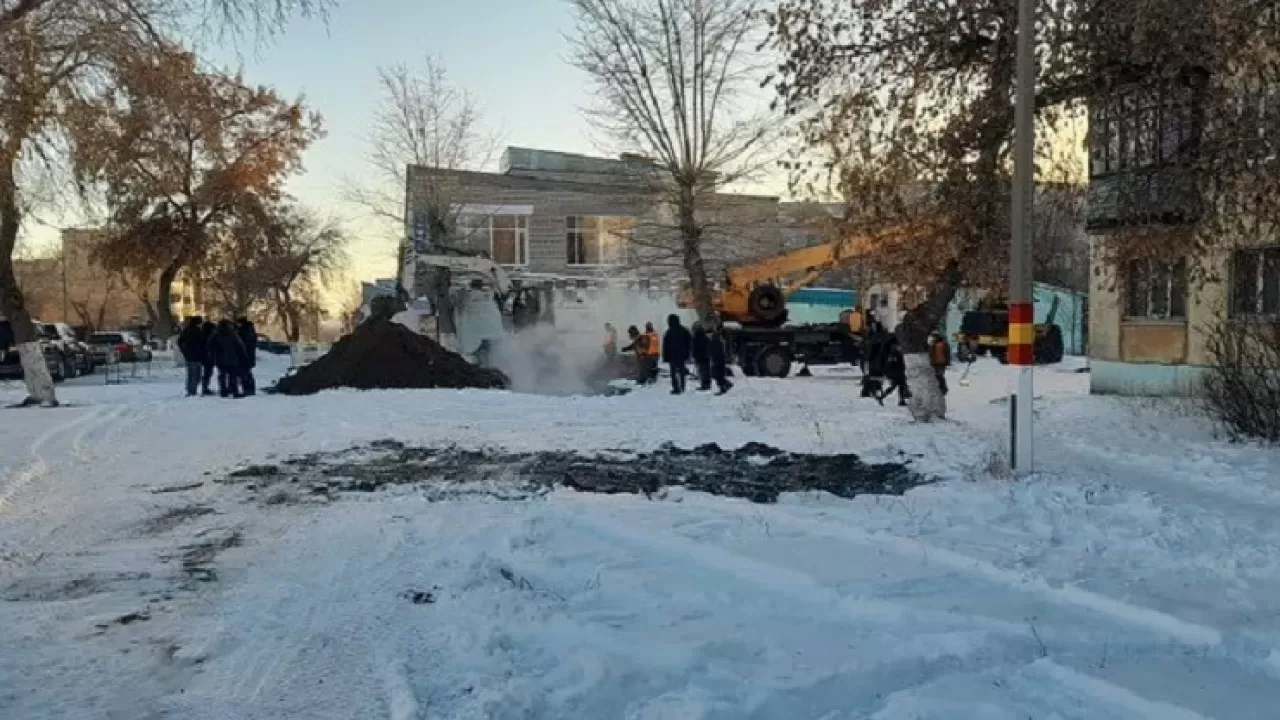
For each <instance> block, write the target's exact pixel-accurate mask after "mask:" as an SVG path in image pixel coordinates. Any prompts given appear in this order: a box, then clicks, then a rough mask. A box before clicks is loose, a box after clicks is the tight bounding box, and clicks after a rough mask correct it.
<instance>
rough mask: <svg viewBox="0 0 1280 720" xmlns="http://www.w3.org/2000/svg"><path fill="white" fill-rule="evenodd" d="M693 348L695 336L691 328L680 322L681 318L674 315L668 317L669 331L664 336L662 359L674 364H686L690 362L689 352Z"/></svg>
mask: <svg viewBox="0 0 1280 720" xmlns="http://www.w3.org/2000/svg"><path fill="white" fill-rule="evenodd" d="M692 348H693V336H692V335H690V334H689V328H687V327H685V326H683V325H681V324H680V318H678V317H676V316H675V315H672V316H670V317H668V318H667V332H666V333H665V334H664V335H663V336H662V360H663V362H667V363H670V364H672V365H684V364H685V363H687V362H689V353H690V351H691V350H692Z"/></svg>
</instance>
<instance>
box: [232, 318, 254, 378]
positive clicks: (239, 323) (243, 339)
mask: <svg viewBox="0 0 1280 720" xmlns="http://www.w3.org/2000/svg"><path fill="white" fill-rule="evenodd" d="M236 335H237V336H238V337H239V338H240V343H241V344H242V345H244V352H245V364H244V365H243V366H242V367H241V368H240V390H241V392H243V393H244V394H245V395H255V394H257V392H258V383H257V381H256V380H255V379H254V377H253V369H254V368H255V367H257V365H258V329H257V328H256V327H254V326H253V322H252V321H250V320H249V318H246V317H241V318H236Z"/></svg>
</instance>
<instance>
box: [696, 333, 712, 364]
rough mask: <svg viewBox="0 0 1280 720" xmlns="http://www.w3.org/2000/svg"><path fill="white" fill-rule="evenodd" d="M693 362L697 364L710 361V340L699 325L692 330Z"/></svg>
mask: <svg viewBox="0 0 1280 720" xmlns="http://www.w3.org/2000/svg"><path fill="white" fill-rule="evenodd" d="M692 350H693V361H694V362H695V363H698V364H702V363H704V362H710V361H711V338H710V336H708V335H707V331H706V330H705V329H703V327H702V326H701V325H697V326H695V327H694V328H693V347H692Z"/></svg>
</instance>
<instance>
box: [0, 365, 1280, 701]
mask: <svg viewBox="0 0 1280 720" xmlns="http://www.w3.org/2000/svg"><path fill="white" fill-rule="evenodd" d="M1073 367H1074V366H1073V365H1069V364H1068V365H1064V366H1062V367H1060V368H1054V369H1048V370H1046V371H1045V372H1043V373H1041V374H1040V376H1039V378H1040V385H1039V389H1038V392H1039V393H1040V395H1041V396H1042V398H1041V400H1040V402H1039V405H1038V415H1039V421H1040V424H1039V431H1040V432H1039V440H1040V454H1039V457H1038V461H1039V464H1040V467H1041V470H1042V472H1041V474H1040V475H1039V476H1038V477H1037V478H1035V479H1033V480H1029V481H1024V482H1018V483H1013V482H1009V481H1007V480H1004V479H1001V478H999V477H992V476H991V474H990V473H989V470H990V469H991V468H992V467H993V466H995V467H996V469H997V470H998V465H999V463H998V462H997V460H998V458H997V457H996V448H998V447H999V445H1000V437H1001V433H1002V431H1003V429H1004V428H1005V427H1006V422H1007V419H1006V416H1005V414H1004V413H1005V412H1006V410H1005V406H1004V405H1002V404H1000V403H999V401H998V398H999V397H1000V396H1001V395H1002V394H1003V393H1002V391H1003V390H1004V388H1005V376H1004V373H1003V372H1002V369H1001V368H999V367H998V366H996V365H980V366H978V368H977V369H976V370H975V373H974V382H973V385H972V387H970V388H964V389H961V388H956V389H955V391H954V392H953V395H952V400H953V408H954V411H953V416H954V418H955V419H954V420H952V421H949V422H947V423H945V424H940V425H935V426H917V425H913V424H911V423H910V422H909V421H908V420H907V419H906V418H905V417H903V416H902V415H900V414H899V412H898V411H897V409H896V408H884V409H882V408H879V407H877V406H876V405H874V404H873V403H870V402H868V401H860V400H858V399H857V381H856V377H854V376H853V375H850V374H847V373H828V374H825V375H820V376H819V377H814V378H809V379H789V380H783V381H772V380H763V379H756V380H744V383H743V385H741V386H740V387H739V388H737V389H735V391H734V393H733V394H731V395H729V396H727V397H725V398H711V397H707V396H690V397H681V398H672V397H671V396H669V395H667V394H666V393H665V392H663V391H652V392H644V393H640V394H637V395H632V396H627V397H622V398H546V397H535V396H526V395H513V394H507V393H484V392H456V391H438V392H391V393H349V392H339V393H327V394H323V395H320V396H316V397H311V398H269V397H258V398H254V399H250V400H245V401H241V402H229V401H228V402H223V401H218V400H213V399H208V400H204V399H197V400H192V401H188V400H185V399H183V398H180V397H178V395H179V394H180V386H179V384H178V378H177V375H176V374H175V373H173V372H171V371H169V372H161V373H159V374H158V376H157V377H155V378H152V379H151V380H149V381H146V382H141V381H140V382H136V383H133V384H130V385H126V386H121V387H99V386H76V387H67V388H65V389H64V391H63V396H64V399H65V400H67V401H69V402H70V403H71V404H72V405H73V406H72V407H67V408H62V409H58V410H38V411H37V410H30V411H5V412H3V413H0V648H3V652H0V717H3V718H10V717H13V718H22V719H24V720H26V719H31V720H40V719H43V718H129V719H134V718H155V719H159V718H175V719H176V718H183V719H185V718H193V719H197V720H200V719H204V718H208V719H210V720H212V719H213V718H263V719H266V718H390V719H392V720H403V719H408V718H593V719H594V718H637V719H639V718H726V719H728V718H785V719H788V720H790V719H801V718H884V719H896V718H937V719H939V720H942V719H946V720H954V719H955V718H993V719H994V718H1000V719H1003V718H1009V719H1010V720H1014V719H1017V720H1025V719H1026V718H1029V717H1030V718H1037V719H1040V718H1081V719H1084V718H1088V719H1089V720H1097V719H1099V718H1171V719H1175V720H1176V719H1180V718H1220V719H1224V720H1225V719H1228V718H1231V719H1234V718H1274V717H1275V716H1276V711H1275V708H1276V707H1280V568H1278V567H1277V562H1278V556H1277V548H1278V547H1280V526H1277V523H1275V522H1274V518H1275V516H1276V513H1277V512H1280V484H1277V483H1278V481H1277V480H1276V478H1277V477H1278V476H1280V454H1278V453H1277V452H1276V451H1273V450H1264V449H1258V448H1251V447H1237V446H1230V445H1227V444H1224V443H1220V442H1217V441H1215V440H1213V438H1212V434H1211V432H1210V430H1209V428H1207V427H1206V426H1205V424H1204V423H1203V422H1202V421H1201V420H1198V419H1197V418H1195V417H1193V416H1191V415H1190V414H1189V413H1187V412H1185V409H1184V408H1182V407H1181V406H1178V405H1174V404H1170V403H1163V402H1155V401H1140V402H1135V401H1125V400H1119V399H1113V398H1094V397H1089V396H1087V395H1086V394H1085V393H1084V391H1085V388H1086V387H1087V378H1088V376H1087V375H1082V374H1077V373H1074V372H1070V370H1072V369H1073ZM953 387H954V383H953ZM16 392H17V389H16V388H14V387H13V386H4V385H0V402H9V401H12V400H13V399H16V398H15V397H13V395H14V394H15V393H16ZM385 438H391V439H397V440H401V441H404V442H408V443H418V444H430V445H444V444H456V445H459V446H462V447H504V448H507V449H511V450H538V449H543V448H548V447H555V448H574V449H580V450H593V449H607V448H634V449H649V448H654V447H657V446H658V445H660V444H662V443H663V442H668V441H672V442H676V443H678V444H681V445H693V444H697V443H702V442H718V443H721V444H722V445H725V446H737V445H741V444H742V443H745V442H748V441H760V442H767V443H770V444H772V445H775V446H778V447H781V448H784V449H789V450H797V451H809V452H825V453H835V452H856V453H858V454H860V455H862V456H863V458H864V459H865V460H868V461H879V460H891V459H899V458H902V457H908V458H911V459H912V462H913V464H914V465H915V467H917V468H918V469H920V470H922V471H924V472H928V473H931V474H935V475H937V476H939V477H941V478H943V479H945V480H946V482H943V483H940V484H937V485H932V486H929V487H925V488H920V489H917V490H914V491H912V492H910V493H908V494H907V495H906V496H904V497H901V498H897V497H893V498H890V497H863V498H859V499H857V500H853V501H843V500H838V499H835V498H832V497H827V496H817V495H805V496H794V495H793V496H786V497H784V499H783V501H782V502H781V503H780V504H778V505H772V506H762V505H755V504H751V503H747V502H745V501H735V500H726V499H723V498H716V497H711V496H706V495H701V494H698V493H686V492H672V493H670V494H669V495H668V496H667V497H665V498H664V499H662V500H655V501H649V500H645V499H643V498H637V497H618V496H595V495H583V494H576V493H572V492H568V491H560V492H557V493H554V494H552V495H550V496H547V497H545V498H542V499H539V500H532V501H525V502H500V501H496V500H493V499H491V498H485V497H480V496H476V497H470V498H462V499H459V500H455V501H449V502H428V501H427V500H426V499H425V498H424V497H423V496H422V495H421V494H419V493H416V492H413V491H411V490H407V489H401V490H398V491H394V492H392V491H387V492H381V493H374V494H362V495H358V496H354V497H350V498H344V499H342V500H340V501H337V502H333V503H320V502H317V503H313V504H302V505H299V504H279V505H271V504H263V503H258V502H249V501H248V500H247V496H246V493H245V491H244V490H243V489H242V488H241V487H238V486H232V485H224V484H220V483H218V482H216V481H217V480H219V479H221V478H222V477H223V476H224V475H225V473H226V471H228V470H230V469H232V468H234V467H237V466H240V465H243V464H245V463H251V462H264V461H270V460H279V459H283V458H286V457H289V456H292V455H296V454H301V453H306V452H312V451H316V450H322V449H335V448H345V447H350V446H354V445H358V444H363V443H367V442H371V441H374V440H379V439H385Z"/></svg>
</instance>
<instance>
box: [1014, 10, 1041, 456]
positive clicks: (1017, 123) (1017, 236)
mask: <svg viewBox="0 0 1280 720" xmlns="http://www.w3.org/2000/svg"><path fill="white" fill-rule="evenodd" d="M1035 32H1036V0H1018V80H1017V83H1018V85H1017V95H1016V100H1015V102H1016V105H1015V107H1014V147H1013V152H1014V155H1013V160H1014V166H1013V226H1012V230H1013V232H1012V246H1011V247H1010V249H1009V250H1010V252H1009V260H1010V268H1009V349H1008V359H1009V365H1010V366H1011V367H1013V368H1014V372H1016V373H1017V376H1018V390H1017V395H1016V396H1015V397H1014V402H1012V403H1010V404H1009V407H1010V412H1012V413H1013V423H1012V424H1013V442H1012V450H1013V453H1012V454H1013V458H1012V459H1013V470H1014V472H1015V473H1017V474H1019V475H1023V474H1026V473H1030V472H1031V469H1032V466H1033V463H1034V460H1035V455H1034V452H1033V450H1032V433H1031V425H1032V422H1033V420H1034V413H1033V410H1032V400H1033V399H1034V398H1035V383H1034V380H1033V378H1034V374H1035V362H1036V360H1035V339H1036V330H1035V298H1034V295H1033V290H1032V281H1031V223H1032V220H1033V213H1034V211H1033V209H1032V208H1033V205H1032V203H1033V201H1034V199H1035V175H1036V157H1035V154H1036V138H1035V132H1036V129H1035V125H1036V108H1035V102H1036V38H1035Z"/></svg>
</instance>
